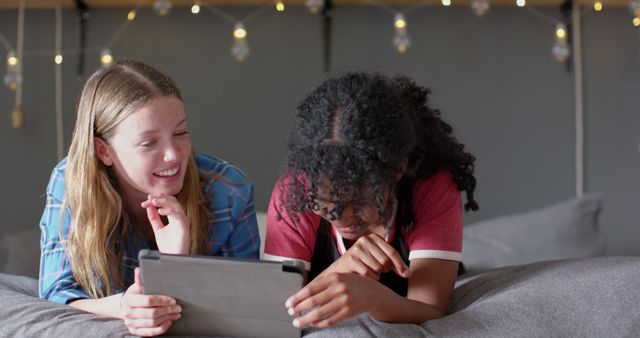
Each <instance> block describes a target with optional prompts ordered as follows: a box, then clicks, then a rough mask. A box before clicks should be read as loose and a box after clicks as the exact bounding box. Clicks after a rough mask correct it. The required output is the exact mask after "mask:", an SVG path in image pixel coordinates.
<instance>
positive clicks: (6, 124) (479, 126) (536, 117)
mask: <svg viewBox="0 0 640 338" xmlns="http://www.w3.org/2000/svg"><path fill="white" fill-rule="evenodd" d="M225 10H226V11H228V12H230V13H232V14H233V15H234V16H236V17H237V18H242V17H244V16H245V15H247V14H249V13H250V12H251V11H253V8H225ZM542 10H543V11H544V12H545V13H546V14H547V15H550V16H556V14H557V11H556V10H555V9H552V8H545V9H542ZM64 14H65V25H64V31H65V38H64V46H65V48H76V47H77V42H76V40H77V38H76V37H77V29H76V27H75V18H74V17H73V12H72V11H65V13H64ZM125 14H126V10H96V11H94V12H93V15H92V19H91V22H90V24H89V35H88V45H89V46H102V45H105V44H106V43H107V42H108V40H109V39H110V38H111V36H112V35H113V34H114V32H115V31H116V30H117V28H118V27H119V26H120V25H121V24H122V22H123V20H124V16H125ZM26 22H27V28H26V32H25V36H26V41H25V49H27V50H47V49H48V50H51V49H53V27H54V21H53V11H45V10H38V11H36V10H34V11H28V13H27V16H26ZM408 22H409V32H410V34H411V37H412V39H413V46H412V47H411V49H410V50H409V51H408V53H407V54H405V55H399V54H398V53H396V52H395V51H394V50H393V48H392V46H391V39H392V37H393V31H392V16H391V15H389V14H388V13H386V12H384V11H381V10H379V9H376V8H362V7H341V8H338V9H336V10H335V16H334V31H333V32H334V35H333V44H332V48H333V56H332V65H333V70H334V72H343V71H347V70H354V69H357V70H377V71H380V72H383V73H387V74H398V73H402V74H406V75H409V76H411V77H413V78H415V79H416V80H417V81H418V82H419V83H420V84H422V85H425V86H428V87H431V88H432V89H433V95H432V102H433V105H434V106H436V107H438V108H440V109H441V110H442V114H443V117H444V118H445V119H446V120H448V121H449V122H451V123H452V125H453V126H454V128H455V129H456V132H457V134H458V136H459V138H460V139H461V140H462V141H464V142H465V143H466V144H467V147H468V149H469V150H470V151H472V152H473V153H474V154H475V155H476V157H477V159H478V160H477V177H478V181H479V185H478V190H477V199H478V201H479V202H480V206H481V209H480V211H479V212H477V213H474V214H468V215H466V221H467V222H474V221H477V220H480V219H485V218H488V217H492V216H497V215H502V214H505V213H515V212H522V211H526V210H530V209H533V208H536V207H542V206H545V205H548V204H552V203H554V202H557V201H560V200H563V199H568V198H571V197H572V196H573V195H574V192H575V186H574V184H575V183H574V182H575V178H574V156H575V152H574V137H575V131H574V124H573V114H574V113H573V74H572V73H569V72H567V71H566V70H565V68H564V66H563V65H561V64H558V63H556V62H555V61H554V59H553V58H552V57H551V54H550V48H551V44H552V42H553V31H554V23H552V22H548V21H545V20H541V19H540V18H539V17H537V16H535V15H532V14H531V13H530V12H529V11H527V10H523V9H518V8H505V7H503V8H492V10H491V12H490V13H489V15H488V16H486V17H485V18H482V19H478V18H475V17H474V16H473V15H472V14H471V13H470V11H469V9H468V8H465V7H452V8H439V7H438V8H426V9H421V10H419V11H416V12H414V13H412V14H411V15H409V16H408ZM319 23H320V20H319V18H318V17H316V16H312V15H310V14H308V13H307V12H306V11H305V10H304V9H303V8H291V7H290V8H288V9H287V11H285V12H284V13H282V14H277V13H275V12H269V13H265V14H263V15H261V16H259V17H257V18H256V19H255V20H253V21H251V22H249V23H248V24H247V29H248V32H249V43H250V45H251V55H250V56H249V59H248V60H246V61H245V62H244V63H242V64H239V63H237V62H235V61H234V60H233V59H232V58H231V56H230V54H229V47H230V43H231V25H230V24H229V23H227V22H225V21H222V20H220V19H219V18H217V17H215V16H213V15H211V14H210V13H207V12H206V11H203V13H202V14H201V15H199V16H193V15H191V14H189V13H188V10H187V9H186V8H179V9H177V10H174V12H173V13H172V14H171V15H170V16H168V17H165V18H160V17H157V16H156V15H154V14H152V12H151V11H150V10H148V9H147V10H143V12H142V13H140V14H139V16H138V18H137V19H136V21H134V23H133V24H132V25H131V27H129V29H128V30H127V31H126V33H125V34H124V35H123V36H122V38H121V39H120V40H119V41H118V43H117V44H116V45H115V46H114V47H113V52H114V54H115V55H116V57H118V58H121V57H130V58H136V59H139V60H142V61H145V62H148V63H150V64H153V65H156V66H158V67H160V68H161V69H163V70H164V71H165V72H167V73H168V74H170V75H171V76H172V77H173V78H174V79H175V80H176V81H177V82H178V84H179V85H180V87H181V89H182V91H183V95H184V101H185V104H186V107H187V111H188V114H189V119H190V122H189V123H190V128H191V135H192V138H193V142H194V145H195V147H196V149H198V150H199V151H201V152H206V153H210V154H214V155H217V156H220V157H222V158H224V159H226V160H228V161H230V162H232V163H234V164H236V165H237V166H239V167H241V168H242V169H243V170H244V171H245V172H246V173H247V174H248V175H249V177H250V179H251V180H252V181H253V182H254V183H255V186H256V190H255V198H256V204H257V207H258V209H259V210H264V209H265V208H266V204H267V201H268V198H269V194H270V191H271V187H272V185H273V183H274V182H275V179H276V177H277V175H278V173H279V171H280V168H281V163H282V160H283V146H284V143H285V140H286V134H287V131H288V129H289V125H290V122H291V117H292V114H293V112H294V110H295V105H296V103H297V102H298V101H299V100H300V99H301V98H302V97H303V96H304V95H305V94H306V93H308V92H309V91H310V90H311V89H312V88H313V87H315V86H316V85H317V84H319V83H320V82H321V81H322V79H323V78H324V74H323V69H322V67H323V64H322V57H321V55H322V44H321V41H322V37H321V35H320V26H319ZM583 24H584V31H583V36H584V62H585V65H584V69H585V81H586V83H585V114H586V116H585V118H586V159H587V160H586V164H587V167H586V190H587V191H600V192H603V193H604V194H605V195H604V196H605V207H604V212H603V213H602V215H601V226H602V228H603V231H604V233H605V235H606V236H607V239H608V244H609V248H608V250H609V253H610V254H640V246H638V245H637V244H636V241H635V239H637V238H639V237H640V227H639V226H638V221H637V220H636V215H637V213H636V212H635V207H636V204H637V203H634V202H635V201H637V200H638V199H637V197H636V190H637V187H638V186H639V184H640V179H639V178H638V177H637V175H635V174H636V173H638V172H640V171H639V170H638V169H639V167H640V154H639V153H638V143H639V142H640V132H639V131H640V114H638V108H637V106H638V105H637V97H638V92H639V91H638V90H639V89H640V88H639V87H640V46H639V45H640V43H639V41H640V39H639V37H640V34H639V33H638V31H637V29H634V28H633V26H632V25H631V24H630V15H629V14H628V12H627V11H626V9H608V10H605V11H604V12H602V13H600V14H598V15H595V14H594V13H588V14H585V15H584V16H583ZM15 26H16V15H15V11H0V32H2V33H3V34H5V35H6V36H7V37H8V38H9V39H10V40H11V41H12V43H14V45H15V38H14V37H15ZM3 54H4V53H3ZM24 63H25V88H24V100H23V101H24V110H25V114H26V127H25V128H24V129H22V130H13V129H11V126H10V120H9V113H10V111H11V109H12V108H11V107H12V103H13V97H12V93H10V92H9V91H8V90H7V89H5V88H4V87H3V88H2V89H0V114H1V115H0V116H4V117H3V118H1V119H0V156H1V157H2V158H3V159H4V161H3V163H4V164H3V168H2V172H1V174H0V177H1V180H2V184H1V185H0V186H1V187H2V191H1V192H0V214H1V215H3V218H4V219H3V221H2V223H1V225H0V233H3V232H4V233H7V232H13V231H17V230H18V229H21V228H25V227H33V226H36V224H37V222H38V219H39V216H40V213H41V211H42V208H43V205H44V200H43V198H42V194H43V191H44V188H45V185H46V182H47V180H48V175H49V173H50V170H51V168H52V167H53V166H54V165H55V163H56V159H55V157H56V155H55V120H54V110H53V107H54V96H53V95H54V86H53V84H54V82H53V81H54V78H53V71H54V67H53V63H52V61H51V58H50V57H45V56H38V55H31V56H27V57H26V58H25V61H24ZM76 67H77V56H65V62H64V64H63V72H64V111H65V125H66V130H65V136H66V145H68V143H69V138H70V134H71V128H72V126H73V122H74V107H75V104H76V100H77V97H78V94H79V90H80V88H81V86H82V81H78V80H77V78H76V75H75V72H76ZM97 67H98V64H97V52H93V53H90V54H89V55H88V59H87V67H86V71H87V74H89V73H91V72H92V71H93V70H95V69H96V68H97ZM0 72H1V73H2V74H4V66H2V65H0Z"/></svg>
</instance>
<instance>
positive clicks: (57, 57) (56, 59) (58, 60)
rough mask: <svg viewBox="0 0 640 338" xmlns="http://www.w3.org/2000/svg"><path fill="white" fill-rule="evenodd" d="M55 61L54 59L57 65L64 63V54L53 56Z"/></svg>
mask: <svg viewBox="0 0 640 338" xmlns="http://www.w3.org/2000/svg"><path fill="white" fill-rule="evenodd" d="M53 61H54V62H55V63H56V64H57V65H59V64H61V63H62V55H60V54H57V55H56V56H55V57H54V58H53Z"/></svg>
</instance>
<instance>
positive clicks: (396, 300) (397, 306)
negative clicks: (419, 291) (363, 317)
mask: <svg viewBox="0 0 640 338" xmlns="http://www.w3.org/2000/svg"><path fill="white" fill-rule="evenodd" d="M387 291H388V292H385V293H384V294H383V295H380V298H378V302H377V304H376V305H375V306H374V307H373V308H372V309H371V310H370V311H369V315H371V317H373V318H375V319H377V320H379V321H382V322H388V323H411V324H422V323H424V322H425V321H427V320H430V319H437V318H440V317H442V316H443V315H444V313H442V311H440V310H439V309H438V308H437V307H436V306H433V305H429V304H426V303H423V302H420V301H417V300H413V299H409V298H406V297H402V296H400V295H398V294H396V293H395V292H393V291H391V290H389V289H387Z"/></svg>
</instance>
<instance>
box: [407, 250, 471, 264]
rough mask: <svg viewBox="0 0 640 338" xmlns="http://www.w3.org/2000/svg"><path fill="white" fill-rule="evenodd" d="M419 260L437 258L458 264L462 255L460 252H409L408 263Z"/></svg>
mask: <svg viewBox="0 0 640 338" xmlns="http://www.w3.org/2000/svg"><path fill="white" fill-rule="evenodd" d="M419 258H438V259H446V260H450V261H457V262H460V261H461V260H462V254H461V253H460V252H455V251H444V250H413V251H411V252H409V260H410V261H411V260H414V259H419Z"/></svg>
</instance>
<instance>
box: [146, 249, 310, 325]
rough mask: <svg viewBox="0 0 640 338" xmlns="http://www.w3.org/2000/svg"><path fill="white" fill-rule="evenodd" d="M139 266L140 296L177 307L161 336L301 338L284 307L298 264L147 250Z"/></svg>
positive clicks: (298, 279) (295, 284) (297, 283)
mask: <svg viewBox="0 0 640 338" xmlns="http://www.w3.org/2000/svg"><path fill="white" fill-rule="evenodd" d="M138 262H139V264H140V269H141V272H142V285H143V286H144V293H145V294H149V295H167V296H171V297H173V298H175V299H176V301H177V302H178V304H180V306H182V316H181V317H180V319H178V320H176V321H174V322H173V324H172V325H171V327H170V328H169V330H168V331H167V333H165V334H166V335H174V336H232V337H300V330H299V329H297V328H295V327H294V326H293V325H292V324H291V322H292V320H293V318H291V317H290V316H289V315H288V314H287V309H286V307H285V306H284V303H285V301H286V300H287V298H289V297H290V296H291V295H293V294H294V293H296V292H297V291H298V290H299V289H300V288H301V287H302V283H303V281H302V278H303V277H302V276H303V275H302V272H303V270H304V265H303V263H302V262H299V261H285V262H268V261H257V260H247V259H239V258H224V257H212V256H182V255H168V254H161V253H160V252H158V251H152V250H141V251H140V253H139V255H138Z"/></svg>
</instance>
